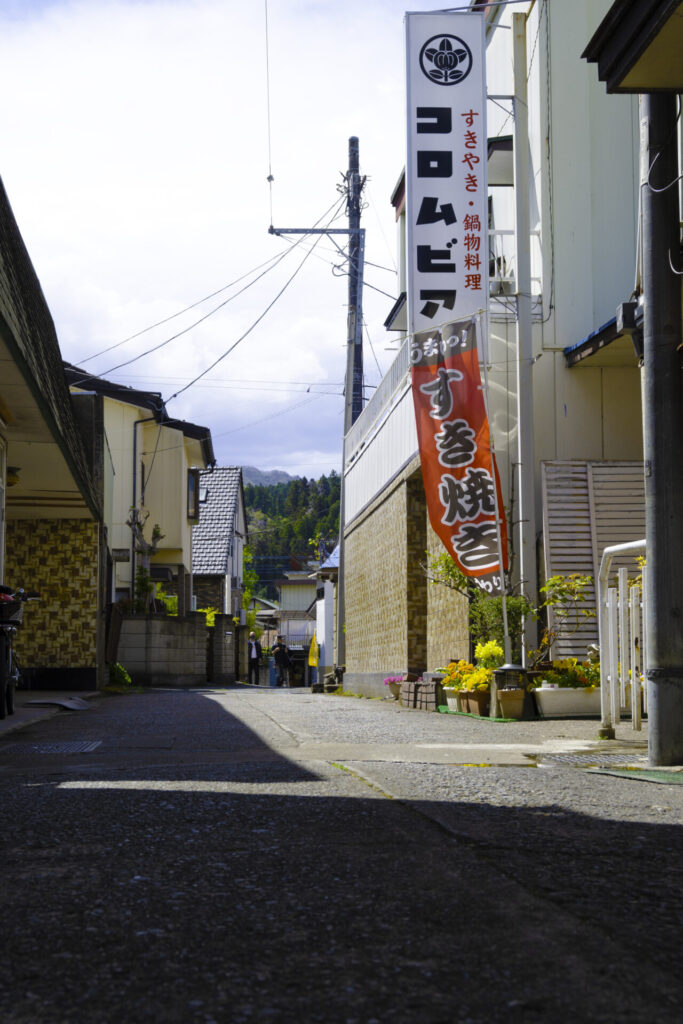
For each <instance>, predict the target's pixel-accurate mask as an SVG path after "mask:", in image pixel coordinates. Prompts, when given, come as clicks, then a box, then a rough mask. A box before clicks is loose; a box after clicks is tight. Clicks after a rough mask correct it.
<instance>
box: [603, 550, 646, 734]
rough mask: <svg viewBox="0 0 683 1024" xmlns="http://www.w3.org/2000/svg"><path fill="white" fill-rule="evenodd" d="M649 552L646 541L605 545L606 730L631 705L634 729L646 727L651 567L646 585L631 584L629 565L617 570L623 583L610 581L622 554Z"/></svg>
mask: <svg viewBox="0 0 683 1024" xmlns="http://www.w3.org/2000/svg"><path fill="white" fill-rule="evenodd" d="M640 552H642V553H644V552H645V541H644V540H637V541H632V542H631V543H629V544H614V545H612V546H611V547H607V548H605V550H604V551H603V554H602V560H601V563H600V575H599V577H598V617H599V625H600V695H601V696H600V701H601V710H602V723H601V724H602V730H603V733H605V732H610V731H613V727H614V725H616V724H617V723H618V722H620V721H621V711H622V709H624V710H628V708H629V706H630V709H631V721H632V723H633V728H634V729H640V728H641V699H642V704H643V708H644V710H647V685H646V684H645V682H644V676H645V671H646V667H647V666H646V665H645V650H646V647H645V640H644V634H645V623H646V614H645V612H646V609H645V586H644V579H645V572H646V570H645V569H643V586H642V587H641V586H638V585H637V584H634V585H631V586H629V578H628V569H626V568H621V569H619V571H618V574H617V580H618V585H617V586H616V587H608V585H607V582H608V579H609V571H610V566H611V564H612V561H613V559H614V558H615V557H616V556H618V555H625V554H638V553H640Z"/></svg>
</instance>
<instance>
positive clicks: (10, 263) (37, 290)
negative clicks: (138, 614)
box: [0, 181, 101, 516]
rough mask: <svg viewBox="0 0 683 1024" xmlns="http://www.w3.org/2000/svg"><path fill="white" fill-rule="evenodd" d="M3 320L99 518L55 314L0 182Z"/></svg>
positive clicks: (11, 345)
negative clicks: (54, 318)
mask: <svg viewBox="0 0 683 1024" xmlns="http://www.w3.org/2000/svg"><path fill="white" fill-rule="evenodd" d="M0 321H1V322H2V323H3V324H4V325H6V328H7V330H6V331H5V332H4V336H5V341H6V342H7V345H8V348H9V350H10V352H11V353H12V356H13V358H14V360H15V362H16V365H17V366H18V368H19V370H20V371H21V373H22V375H23V376H24V379H25V380H26V383H27V384H28V386H29V387H30V388H31V390H32V391H33V394H34V396H35V398H36V401H37V402H38V404H39V406H40V407H41V409H42V414H43V418H44V419H45V421H46V422H47V423H48V424H49V425H50V429H51V431H52V435H53V437H54V438H55V441H56V442H57V444H58V445H59V446H60V448H61V450H62V453H63V455H64V457H65V459H66V461H67V463H68V464H69V467H70V469H71V472H72V473H73V475H74V477H75V479H76V480H77V481H78V485H79V489H80V492H81V494H82V495H83V497H84V499H85V501H86V502H87V503H88V505H89V506H90V509H91V510H92V511H93V513H95V515H96V516H99V515H100V514H101V512H100V507H99V505H100V503H99V499H98V497H97V494H96V492H95V488H94V485H93V483H92V478H91V476H90V471H89V469H88V463H87V458H86V455H85V449H84V447H83V442H82V440H81V434H80V431H79V429H78V427H77V425H76V420H75V417H74V413H73V407H72V405H71V396H70V395H69V389H68V387H67V385H66V380H65V378H64V370H63V368H62V356H61V353H60V351H59V342H58V340H57V333H56V331H55V325H54V322H53V320H52V315H51V314H50V310H49V309H48V305H47V302H46V301H45V296H44V295H43V290H42V288H41V287H40V281H39V280H38V277H37V276H36V272H35V269H34V267H33V264H32V263H31V258H30V256H29V254H28V252H27V250H26V246H25V245H24V240H23V238H22V237H21V233H20V231H19V228H18V226H17V222H16V221H15V219H14V214H13V213H12V208H11V206H10V204H9V200H8V198H7V193H6V192H5V189H4V186H3V184H2V181H0Z"/></svg>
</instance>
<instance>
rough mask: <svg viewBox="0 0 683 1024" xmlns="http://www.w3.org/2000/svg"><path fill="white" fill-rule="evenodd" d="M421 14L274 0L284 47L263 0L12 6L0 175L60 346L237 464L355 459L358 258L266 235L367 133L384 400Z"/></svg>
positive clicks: (331, 186) (375, 358)
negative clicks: (351, 304) (346, 392)
mask: <svg viewBox="0 0 683 1024" xmlns="http://www.w3.org/2000/svg"><path fill="white" fill-rule="evenodd" d="M408 6H409V8H410V9H411V10H431V9H434V8H436V7H438V5H437V4H434V3H420V2H411V3H410V4H409V5H408ZM405 7H406V5H405V4H404V3H403V2H400V0H399V2H396V0H346V2H344V3H339V2H333V0H268V4H267V15H268V18H267V24H268V51H267V50H266V4H265V0H250V2H245V0H0V176H2V178H3V180H4V183H5V187H6V189H7V192H8V194H9V198H10V202H11V203H12V206H13V209H14V212H15V215H16V217H17V220H18V222H19V227H20V229H21V231H22V234H23V236H24V239H25V241H26V244H27V246H28V249H29V252H30V255H31V258H32V260H33V263H34V265H35V267H36V270H37V273H38V276H39V278H40V280H41V283H42V286H43V289H44V291H45V294H46V297H47V300H48V303H49V305H50V308H51V311H52V314H53V317H54V320H55V324H56V327H57V333H58V336H59V340H60V344H61V349H62V354H63V357H64V358H65V359H66V360H68V361H69V362H72V363H75V364H77V365H82V366H84V367H85V368H87V369H88V370H90V371H91V372H94V373H98V374H101V375H102V376H104V377H107V378H108V379H111V380H117V381H120V382H122V383H125V384H130V385H132V386H135V387H139V388H144V389H148V390H151V391H160V392H161V393H162V394H163V396H164V398H165V399H167V400H168V408H169V412H170V413H171V414H172V415H174V416H177V417H181V418H184V419H187V420H190V421H191V422H194V423H199V424H203V425H206V426H208V427H209V428H210V429H211V432H212V436H213V443H214V448H215V451H216V455H217V458H218V463H219V465H230V464H244V465H256V466H259V467H260V468H262V469H271V468H279V469H286V470H288V471H289V472H291V473H300V474H303V475H305V476H309V477H310V476H314V477H318V476H319V475H320V474H321V473H323V472H329V470H330V469H332V468H336V469H339V465H340V446H341V432H342V423H343V397H342V384H343V376H344V370H345V360H346V353H345V340H346V298H347V278H346V277H345V276H344V274H343V267H342V263H343V260H342V258H341V257H340V256H339V254H338V253H336V252H335V251H334V249H333V246H332V245H331V243H330V242H329V240H328V239H327V238H319V239H318V244H317V245H316V247H315V249H314V250H313V251H312V252H311V251H310V249H311V245H310V244H309V243H308V241H301V240H299V245H298V246H296V248H294V249H293V250H292V246H291V242H293V241H296V240H297V239H296V238H294V237H292V238H291V239H290V243H287V242H285V241H284V240H283V239H280V238H276V237H274V236H272V235H270V234H269V233H268V226H269V224H270V223H271V201H272V222H273V223H274V224H275V226H276V227H308V226H312V225H313V224H315V223H317V222H319V223H321V224H327V223H329V222H330V218H331V217H332V216H333V214H334V212H335V209H336V208H337V204H338V202H339V200H340V196H339V194H338V192H337V185H338V184H339V183H340V181H341V173H342V172H343V171H344V170H345V169H346V167H347V157H348V139H349V136H351V135H357V136H358V137H359V139H360V159H361V171H362V173H364V174H366V175H368V179H369V183H368V187H367V190H366V194H365V200H366V202H367V204H368V205H367V208H366V209H365V210H364V211H363V225H364V227H365V228H366V231H367V235H366V245H367V250H366V258H367V259H368V262H369V263H372V264H376V265H375V266H370V265H368V267H367V270H366V282H367V286H368V287H366V289H365V295H364V312H365V320H366V323H367V333H366V339H365V355H364V358H365V374H366V381H367V384H368V390H367V394H371V393H372V385H376V384H377V383H378V381H379V379H380V372H382V373H383V372H384V371H385V370H386V368H387V367H388V365H389V363H390V362H391V359H392V358H393V353H392V352H391V351H388V350H387V347H388V346H389V345H391V344H392V343H394V344H395V341H394V339H395V335H390V334H388V333H387V332H386V330H385V328H384V327H383V321H384V319H385V317H386V315H387V313H388V312H389V309H390V308H391V305H392V302H393V297H394V296H395V295H396V276H395V272H394V269H393V268H394V266H395V258H396V251H395V249H396V237H395V225H394V220H393V215H392V209H391V205H390V202H389V199H390V195H391V192H392V190H393V187H394V185H395V183H396V180H397V178H398V175H399V173H400V171H401V168H402V165H403V147H404V124H403V121H404V73H403V13H404V10H405ZM266 52H268V54H269V59H268V61H267V60H266ZM268 81H270V89H269V90H268V88H267V82H268ZM268 96H270V146H269V131H268V124H269V118H268ZM269 171H272V175H273V177H274V182H273V184H272V191H271V189H270V188H269V185H268V182H267V180H266V179H267V177H268V174H269ZM345 223H346V221H345V218H344V216H343V208H342V209H341V212H340V217H339V219H337V220H336V221H335V226H337V227H343V226H345ZM283 254H286V255H283ZM307 254H308V255H307ZM279 256H283V258H282V260H281V261H279V262H277V263H276V265H274V266H273V265H272V263H271V262H268V261H272V262H273V263H274V262H275V260H276V258H277V257H279ZM305 257H306V258H305ZM304 258H305V259H304ZM256 268H260V269H258V270H256ZM335 268H336V269H335ZM244 275H247V276H246V277H245V276H244ZM257 278H258V279H257ZM290 279H291V283H289V285H287V282H288V281H290ZM252 282H253V284H252ZM247 284H250V285H251V286H250V287H248V288H247V289H246V290H244V291H243V292H242V294H240V295H237V294H236V293H237V292H238V291H239V290H240V289H243V288H244V286H245V285H247ZM285 285H287V287H286V288H285V290H284V292H283V294H282V296H281V298H279V299H277V301H275V302H274V304H273V305H272V308H271V309H269V310H268V307H269V306H270V305H271V303H273V301H274V300H275V299H276V297H277V295H278V293H279V292H280V291H281V290H282V289H283V287H284V286H285ZM370 286H373V287H372V288H371V287H370ZM374 289H379V290H374ZM382 292H384V293H386V294H382ZM209 296H212V297H209ZM202 300H203V301H202ZM226 300H229V301H226ZM190 306H192V307H193V308H191V309H188V307H190ZM219 306H221V308H218V309H217V307H219ZM214 310H216V311H215V312H213V311H214ZM182 311H185V312H182ZM178 313H180V314H181V315H177V316H176V315H175V314H178ZM207 314H211V315H207ZM171 317H172V319H169V318H171ZM202 318H205V319H203V322H201V323H199V324H198V325H197V326H195V327H192V329H191V330H186V329H187V328H190V327H191V325H193V324H194V323H195V322H196V321H199V320H200V319H202ZM259 318H262V319H260V321H259V322H258V323H257V324H256V326H253V325H254V324H255V323H256V321H257V320H259ZM162 321H163V322H162ZM152 325H158V326H155V327H154V328H153V329H152V330H146V329H147V328H149V327H151V326H152ZM252 327H253V329H251V328H252ZM250 329H251V330H250ZM143 331H144V332H145V333H139V332H143ZM248 331H249V333H248V334H247V332H248ZM180 332H184V333H180ZM178 334H179V335H180V336H179V337H176V338H175V339H174V340H172V341H169V340H168V339H171V338H172V337H173V336H174V335H178ZM245 334H246V336H245V337H244V338H243V340H242V341H239V339H240V338H241V337H242V336H243V335H245ZM133 335H137V337H134V338H132V340H126V339H131V337H132V336H133ZM167 341H168V344H163V343H164V342H167ZM122 342H125V344H121V343H122ZM236 342H239V344H237V345H236V347H235V348H234V349H233V351H232V352H230V353H229V354H228V355H226V356H225V358H224V359H222V360H221V361H220V362H219V363H218V364H217V365H216V366H215V367H214V369H213V370H211V372H210V373H209V374H207V375H206V376H205V377H203V378H202V380H201V381H199V382H197V383H196V384H194V385H193V386H192V387H189V388H187V390H182V389H184V388H185V387H186V385H188V384H189V383H190V381H192V380H193V379H194V378H195V377H197V376H198V375H199V374H201V373H203V371H205V370H206V369H207V368H208V367H209V366H210V365H211V364H213V363H214V362H215V361H216V360H218V359H219V358H220V357H221V356H222V355H223V354H224V353H225V352H227V350H228V349H230V348H231V347H232V346H233V345H235V343H236ZM114 346H116V347H114ZM155 346H159V347H157V348H156V351H154V352H150V353H149V354H146V355H143V353H145V352H147V350H149V349H151V348H153V347H155ZM105 350H108V351H105ZM136 356H141V358H138V359H137V360H136V361H135V362H130V360H133V359H135V357H136ZM123 363H127V364H128V365H125V366H124V365H121V364H123ZM178 391H182V393H181V394H179V395H178V396H177V397H172V396H174V395H175V394H176V392H178Z"/></svg>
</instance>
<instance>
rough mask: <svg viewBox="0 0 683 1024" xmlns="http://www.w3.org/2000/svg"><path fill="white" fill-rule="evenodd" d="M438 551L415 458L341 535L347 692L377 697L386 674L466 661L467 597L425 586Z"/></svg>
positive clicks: (400, 673)
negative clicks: (429, 559) (459, 659)
mask: <svg viewBox="0 0 683 1024" xmlns="http://www.w3.org/2000/svg"><path fill="white" fill-rule="evenodd" d="M443 550H444V549H443V546H442V545H441V541H440V540H439V538H438V537H437V536H436V534H435V533H434V531H433V530H432V528H431V526H430V525H429V520H428V514H427V504H426V500H425V493H424V486H423V483H422V473H421V470H420V465H419V459H417V458H416V459H413V460H412V461H411V462H410V463H409V465H408V466H407V467H406V468H405V470H404V471H403V472H402V473H400V474H399V475H398V476H397V477H396V479H395V480H393V481H392V483H391V484H390V486H389V487H388V488H387V490H386V491H385V492H384V494H383V495H382V496H381V497H380V498H378V499H376V500H375V501H374V502H372V504H371V505H370V506H369V507H368V508H367V509H365V511H364V512H363V513H362V514H361V515H360V516H358V518H357V519H356V520H354V522H353V523H352V524H351V525H350V527H349V528H348V531H347V533H346V535H345V548H344V555H345V570H344V575H345V584H346V602H345V604H346V673H345V676H344V687H345V688H346V689H347V690H350V691H352V692H356V693H363V694H367V695H369V696H372V695H374V696H384V694H385V692H386V688H385V686H384V679H385V677H386V676H388V675H402V674H403V673H405V672H414V673H417V674H422V673H423V672H425V671H427V672H432V671H434V670H436V669H437V668H439V667H440V666H442V665H444V664H445V663H446V662H448V661H449V660H450V659H451V658H453V657H455V656H457V657H467V654H468V650H469V641H468V629H467V626H468V616H467V599H466V597H464V596H462V595H459V594H457V593H454V592H452V591H448V590H447V589H446V588H445V587H442V586H433V585H430V584H429V583H428V580H427V577H426V573H425V567H426V563H427V554H426V553H427V551H429V552H430V553H434V554H439V553H441V552H442V551H443Z"/></svg>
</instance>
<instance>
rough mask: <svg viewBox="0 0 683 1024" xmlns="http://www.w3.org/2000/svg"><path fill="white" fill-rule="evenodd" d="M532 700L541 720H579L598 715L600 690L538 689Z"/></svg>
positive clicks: (577, 688)
mask: <svg viewBox="0 0 683 1024" xmlns="http://www.w3.org/2000/svg"><path fill="white" fill-rule="evenodd" d="M534 700H535V701H536V707H537V708H538V713H539V715H540V716H541V718H581V717H584V716H587V715H598V716H599V715H600V710H601V709H600V689H599V687H596V688H595V689H594V690H588V689H586V688H585V687H583V686H576V687H568V686H567V687H563V686H560V687H558V688H557V689H552V688H550V687H544V686H542V687H539V689H537V690H534Z"/></svg>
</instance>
